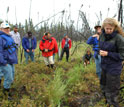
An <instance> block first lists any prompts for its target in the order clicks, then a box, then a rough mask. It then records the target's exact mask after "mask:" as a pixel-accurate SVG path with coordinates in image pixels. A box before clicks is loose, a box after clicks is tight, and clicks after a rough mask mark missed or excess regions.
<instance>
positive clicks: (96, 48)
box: [87, 36, 99, 57]
mask: <svg viewBox="0 0 124 107" xmlns="http://www.w3.org/2000/svg"><path fill="white" fill-rule="evenodd" d="M87 44H89V45H93V51H94V57H97V56H98V54H99V45H98V44H99V40H98V39H97V37H92V36H91V37H89V38H88V40H87Z"/></svg>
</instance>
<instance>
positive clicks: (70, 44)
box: [69, 40, 72, 49]
mask: <svg viewBox="0 0 124 107" xmlns="http://www.w3.org/2000/svg"><path fill="white" fill-rule="evenodd" d="M71 46H72V43H71V40H69V49H70V48H71Z"/></svg>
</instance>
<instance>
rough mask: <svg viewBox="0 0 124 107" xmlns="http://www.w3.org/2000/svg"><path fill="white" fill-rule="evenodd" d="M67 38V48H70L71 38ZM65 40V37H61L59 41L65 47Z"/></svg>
mask: <svg viewBox="0 0 124 107" xmlns="http://www.w3.org/2000/svg"><path fill="white" fill-rule="evenodd" d="M67 39H68V47H69V49H70V48H71V45H72V43H71V39H70V38H67ZM65 42H66V38H63V39H62V42H61V46H62V48H64V47H65Z"/></svg>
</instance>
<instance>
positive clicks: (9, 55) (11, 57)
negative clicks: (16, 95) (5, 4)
mask: <svg viewBox="0 0 124 107" xmlns="http://www.w3.org/2000/svg"><path fill="white" fill-rule="evenodd" d="M1 27H2V31H0V73H2V74H3V76H4V83H3V86H4V93H5V94H6V93H9V91H10V87H11V84H12V82H13V80H14V72H15V69H14V64H17V55H16V45H15V42H14V40H13V39H12V38H11V36H10V35H9V32H10V26H9V24H8V23H2V24H1ZM0 76H1V75H0ZM1 78H2V77H0V83H1ZM8 98H10V94H8Z"/></svg>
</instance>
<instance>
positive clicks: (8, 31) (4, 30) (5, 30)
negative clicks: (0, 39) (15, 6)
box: [2, 28, 10, 34]
mask: <svg viewBox="0 0 124 107" xmlns="http://www.w3.org/2000/svg"><path fill="white" fill-rule="evenodd" d="M2 31H3V32H4V33H6V34H9V33H10V28H5V29H2Z"/></svg>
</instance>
